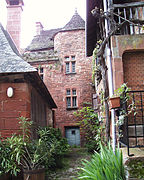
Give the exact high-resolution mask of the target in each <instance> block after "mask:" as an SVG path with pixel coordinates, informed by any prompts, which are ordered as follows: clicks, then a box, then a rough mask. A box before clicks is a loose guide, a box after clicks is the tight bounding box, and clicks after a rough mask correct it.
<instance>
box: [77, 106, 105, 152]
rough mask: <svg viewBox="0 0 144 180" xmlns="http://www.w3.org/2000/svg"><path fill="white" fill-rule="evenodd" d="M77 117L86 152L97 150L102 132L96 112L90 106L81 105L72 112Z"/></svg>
mask: <svg viewBox="0 0 144 180" xmlns="http://www.w3.org/2000/svg"><path fill="white" fill-rule="evenodd" d="M74 115H75V116H76V117H78V120H77V125H78V126H80V130H81V132H82V133H83V135H84V143H85V147H86V148H87V150H88V152H94V151H99V145H100V142H102V140H104V136H103V138H102V137H101V135H102V134H103V130H104V128H103V126H102V122H101V121H99V119H98V115H97V113H95V112H94V110H93V109H92V108H91V107H83V108H82V109H80V110H78V111H77V112H75V113H74Z"/></svg>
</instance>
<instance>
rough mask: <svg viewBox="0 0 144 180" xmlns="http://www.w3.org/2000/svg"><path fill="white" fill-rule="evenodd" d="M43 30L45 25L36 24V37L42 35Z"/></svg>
mask: <svg viewBox="0 0 144 180" xmlns="http://www.w3.org/2000/svg"><path fill="white" fill-rule="evenodd" d="M42 30H43V25H42V23H41V22H36V35H40V33H41V31H42Z"/></svg>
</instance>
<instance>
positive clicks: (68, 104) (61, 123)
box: [24, 11, 93, 145]
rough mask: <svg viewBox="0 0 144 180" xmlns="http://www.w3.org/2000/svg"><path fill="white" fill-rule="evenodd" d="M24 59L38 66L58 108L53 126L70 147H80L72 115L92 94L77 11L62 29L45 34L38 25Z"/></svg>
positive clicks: (77, 130) (89, 66)
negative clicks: (71, 145)
mask: <svg viewBox="0 0 144 180" xmlns="http://www.w3.org/2000/svg"><path fill="white" fill-rule="evenodd" d="M24 58H25V60H26V61H27V62H29V63H30V64H31V65H32V66H34V67H37V69H38V71H39V73H40V75H41V77H42V78H43V81H44V83H45V84H46V86H47V87H48V89H49V90H50V93H51V94H52V97H53V98H54V100H55V102H56V104H57V106H58V108H57V110H55V123H54V127H56V128H60V129H61V130H62V132H63V135H64V136H66V137H67V138H68V141H69V143H70V144H76V145H80V141H81V140H82V139H81V138H80V129H79V127H78V126H77V124H76V117H75V116H74V115H73V113H74V112H75V111H77V110H78V109H80V108H82V107H83V106H84V105H85V103H87V102H91V101H92V92H93V87H92V84H91V72H92V71H91V68H92V62H91V59H90V58H86V57H85V22H84V20H83V19H82V18H81V17H80V15H79V14H78V13H77V11H76V12H75V14H74V15H73V17H72V18H71V20H70V21H69V22H68V23H67V24H66V25H65V26H64V27H63V28H59V29H52V30H46V31H44V30H43V27H42V25H41V23H39V22H38V23H37V35H36V36H35V37H34V39H33V41H32V43H31V44H30V46H28V48H27V49H26V52H25V53H24ZM80 139H81V140H80Z"/></svg>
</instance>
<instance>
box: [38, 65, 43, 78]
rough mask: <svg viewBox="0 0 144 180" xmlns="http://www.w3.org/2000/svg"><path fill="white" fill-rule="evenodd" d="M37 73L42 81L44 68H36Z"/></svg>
mask: <svg viewBox="0 0 144 180" xmlns="http://www.w3.org/2000/svg"><path fill="white" fill-rule="evenodd" d="M37 71H38V73H39V75H40V77H41V79H42V80H43V77H44V68H43V67H40V68H37Z"/></svg>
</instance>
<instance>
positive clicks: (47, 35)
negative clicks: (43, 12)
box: [26, 28, 61, 51]
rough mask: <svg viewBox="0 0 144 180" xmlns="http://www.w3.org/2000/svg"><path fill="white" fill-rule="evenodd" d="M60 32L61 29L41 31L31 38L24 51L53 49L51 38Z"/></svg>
mask: <svg viewBox="0 0 144 180" xmlns="http://www.w3.org/2000/svg"><path fill="white" fill-rule="evenodd" d="M60 30H61V28H58V29H51V30H45V31H42V32H41V34H40V35H37V36H35V37H34V38H33V40H32V42H31V44H30V45H29V46H28V47H27V48H26V51H35V50H41V49H52V48H53V47H54V41H53V36H54V34H55V33H57V32H59V31H60Z"/></svg>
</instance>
